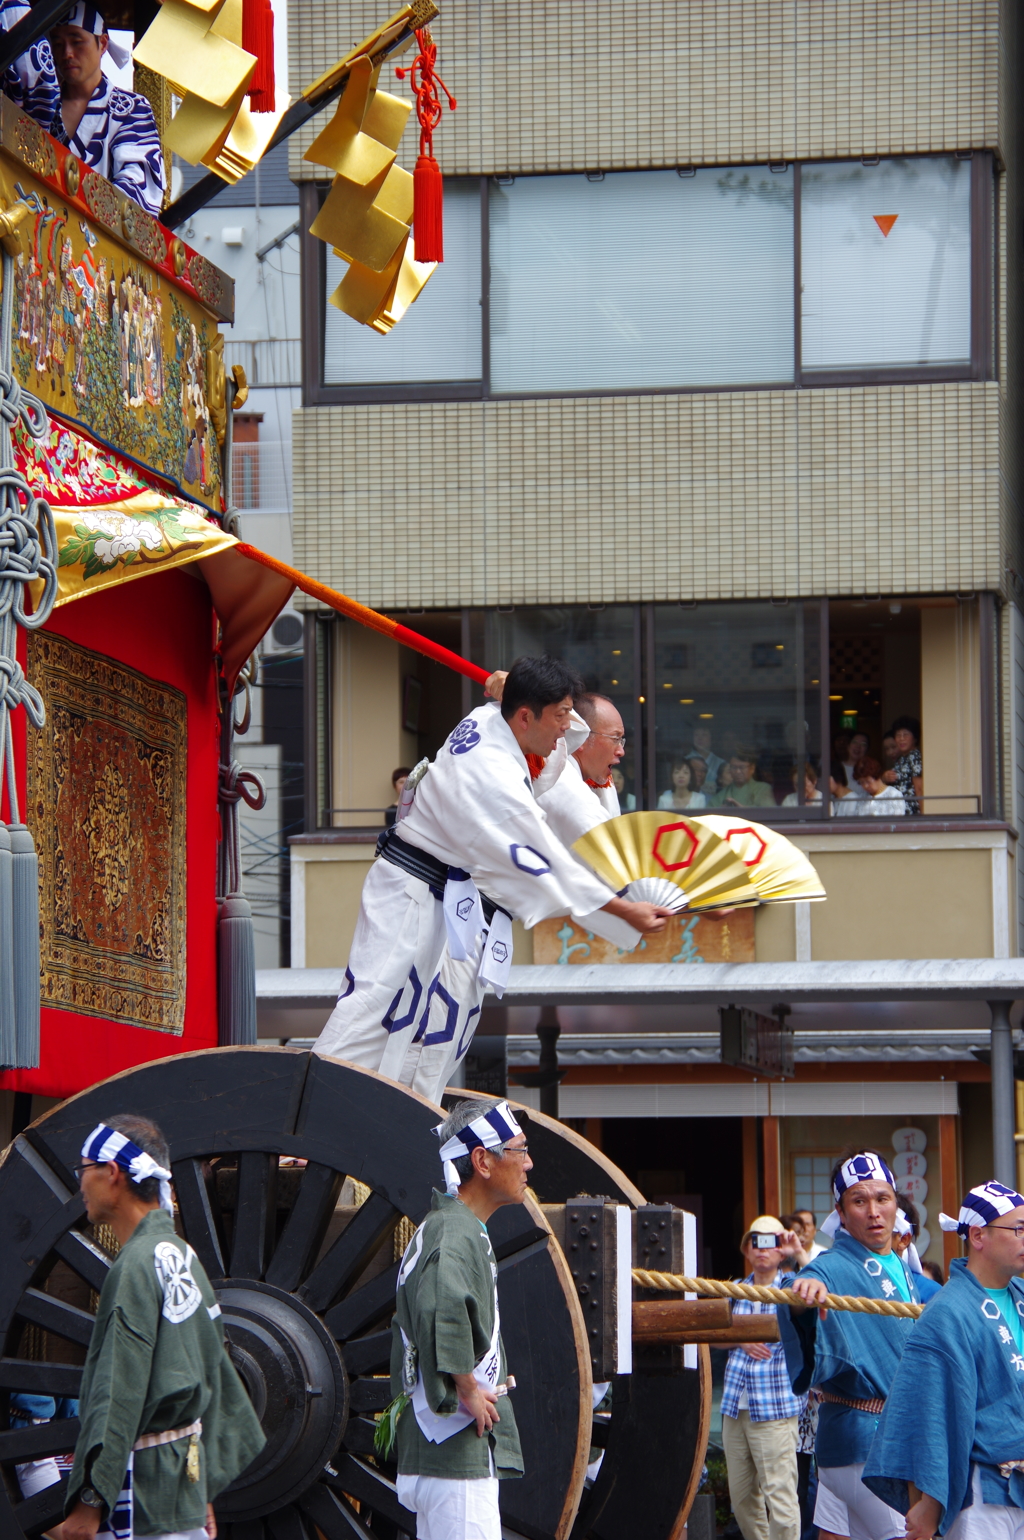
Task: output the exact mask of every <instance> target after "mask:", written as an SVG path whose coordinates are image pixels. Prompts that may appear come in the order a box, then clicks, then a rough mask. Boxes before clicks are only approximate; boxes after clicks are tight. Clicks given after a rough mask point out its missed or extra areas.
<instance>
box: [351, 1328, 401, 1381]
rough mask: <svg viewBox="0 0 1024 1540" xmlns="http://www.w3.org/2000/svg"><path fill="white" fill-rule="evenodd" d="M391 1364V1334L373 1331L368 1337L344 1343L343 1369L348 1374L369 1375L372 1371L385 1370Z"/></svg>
mask: <svg viewBox="0 0 1024 1540" xmlns="http://www.w3.org/2000/svg"><path fill="white" fill-rule="evenodd" d="M390 1362H391V1332H390V1330H389V1331H375V1332H374V1333H373V1335H372V1336H370V1337H357V1338H356V1339H355V1341H354V1342H346V1343H345V1368H346V1369H347V1370H348V1372H349V1374H351V1375H357V1374H369V1373H370V1371H371V1370H372V1369H386V1368H387V1367H388V1365H389V1364H390Z"/></svg>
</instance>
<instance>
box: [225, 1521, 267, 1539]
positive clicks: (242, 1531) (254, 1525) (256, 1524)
mask: <svg viewBox="0 0 1024 1540" xmlns="http://www.w3.org/2000/svg"><path fill="white" fill-rule="evenodd" d="M263 1523H264V1521H263V1520H262V1519H235V1520H234V1522H233V1523H232V1525H231V1540H263Z"/></svg>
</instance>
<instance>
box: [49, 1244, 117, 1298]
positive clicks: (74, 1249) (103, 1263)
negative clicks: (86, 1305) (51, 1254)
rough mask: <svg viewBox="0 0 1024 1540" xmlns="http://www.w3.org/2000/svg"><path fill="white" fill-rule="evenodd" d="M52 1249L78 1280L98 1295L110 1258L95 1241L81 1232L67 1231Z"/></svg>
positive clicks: (108, 1269)
mask: <svg viewBox="0 0 1024 1540" xmlns="http://www.w3.org/2000/svg"><path fill="white" fill-rule="evenodd" d="M53 1249H54V1251H55V1252H56V1253H57V1255H58V1256H59V1257H61V1258H62V1259H63V1260H64V1261H65V1262H66V1263H67V1264H68V1266H69V1267H70V1268H71V1270H72V1271H73V1272H76V1273H77V1274H78V1276H79V1278H84V1279H85V1281H86V1283H87V1284H88V1285H89V1286H90V1288H93V1289H95V1290H96V1292H97V1293H99V1291H100V1289H102V1287H103V1285H104V1283H106V1281H107V1274H108V1273H109V1271H110V1258H109V1257H108V1256H107V1254H106V1252H105V1251H103V1250H102V1249H101V1248H100V1247H99V1246H97V1245H96V1242H95V1241H91V1240H90V1239H89V1237H88V1236H87V1235H83V1234H82V1232H81V1230H69V1231H68V1232H67V1234H66V1235H62V1236H61V1238H60V1240H59V1241H58V1242H57V1244H56V1246H54V1248H53Z"/></svg>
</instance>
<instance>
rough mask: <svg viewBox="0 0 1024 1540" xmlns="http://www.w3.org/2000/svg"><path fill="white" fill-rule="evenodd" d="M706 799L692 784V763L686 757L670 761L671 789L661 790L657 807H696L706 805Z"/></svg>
mask: <svg viewBox="0 0 1024 1540" xmlns="http://www.w3.org/2000/svg"><path fill="white" fill-rule="evenodd" d="M707 805H708V801H707V798H706V797H705V795H704V793H703V792H702V791H697V790H696V788H695V787H694V784H693V765H692V764H691V762H690V760H688V759H674V760H673V761H672V790H671V791H663V792H662V794H661V796H660V797H659V798H658V806H659V808H679V809H684V808H698V807H707Z"/></svg>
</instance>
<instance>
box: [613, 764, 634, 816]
mask: <svg viewBox="0 0 1024 1540" xmlns="http://www.w3.org/2000/svg"><path fill="white" fill-rule="evenodd" d="M611 776H612V785H613V786H614V787H615V790H616V792H617V793H618V798H619V806H620V808H621V809H622V811H623V812H624V813H635V812H636V797H635V795H634V794H633V792H631V791H627V790H626V777H625V776H624V775H623V773H622V771H621V770H620V769H619V767H618V765H613V766H612V770H611Z"/></svg>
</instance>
